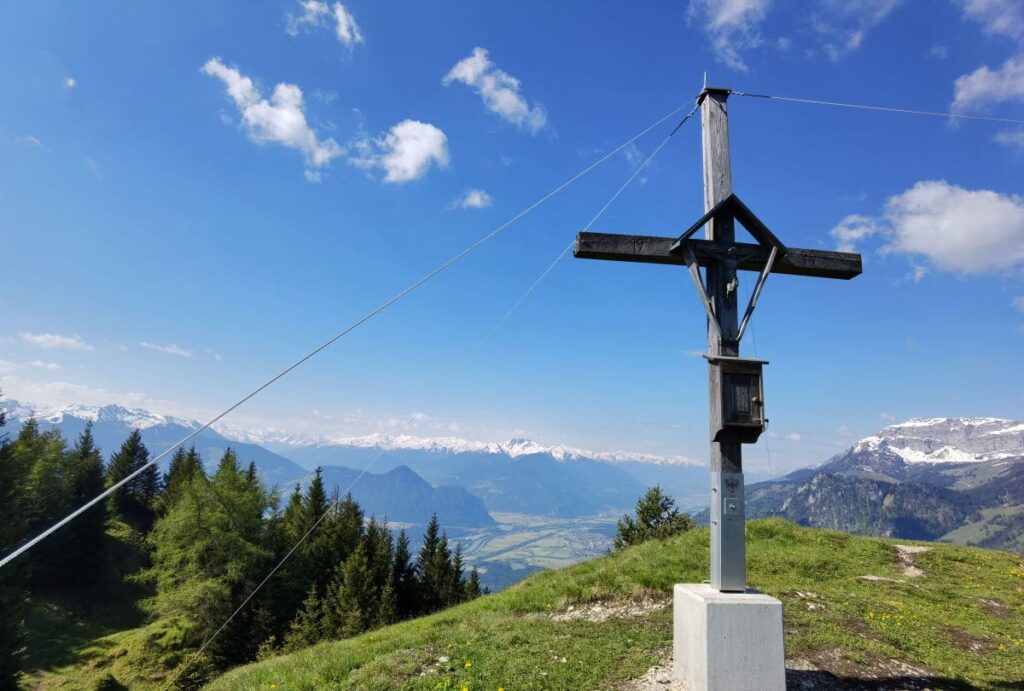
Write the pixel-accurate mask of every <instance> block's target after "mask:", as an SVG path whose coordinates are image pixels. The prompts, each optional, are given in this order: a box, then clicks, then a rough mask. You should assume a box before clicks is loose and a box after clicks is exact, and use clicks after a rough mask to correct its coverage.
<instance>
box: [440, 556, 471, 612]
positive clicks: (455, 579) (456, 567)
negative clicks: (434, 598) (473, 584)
mask: <svg viewBox="0 0 1024 691" xmlns="http://www.w3.org/2000/svg"><path fill="white" fill-rule="evenodd" d="M463 575H464V574H463V566H462V543H461V542H460V543H457V544H456V545H455V554H454V555H453V556H452V566H451V570H450V571H449V572H448V574H447V576H448V578H447V581H448V582H447V584H446V588H445V589H446V591H447V592H446V593H445V604H446V605H447V606H449V607H450V606H451V605H457V604H459V603H460V602H464V601H465V600H466V582H465V581H464V580H463Z"/></svg>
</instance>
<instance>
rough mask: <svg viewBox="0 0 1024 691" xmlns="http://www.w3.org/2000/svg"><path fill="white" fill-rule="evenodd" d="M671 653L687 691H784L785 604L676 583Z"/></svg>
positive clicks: (758, 595) (751, 593)
mask: <svg viewBox="0 0 1024 691" xmlns="http://www.w3.org/2000/svg"><path fill="white" fill-rule="evenodd" d="M672 653H673V667H674V675H675V678H676V679H677V680H679V681H682V682H683V683H684V684H685V685H686V689H687V691H746V690H747V689H749V690H750V691H785V688H786V661H785V653H784V650H783V639H782V603H781V602H779V601H778V600H776V599H775V598H773V597H769V596H768V595H764V594H762V593H759V592H757V591H756V590H750V589H748V590H747V592H745V593H720V592H718V591H717V590H714V589H713V588H712V587H711V586H710V585H707V584H681V585H676V587H675V593H674V602H673V641H672Z"/></svg>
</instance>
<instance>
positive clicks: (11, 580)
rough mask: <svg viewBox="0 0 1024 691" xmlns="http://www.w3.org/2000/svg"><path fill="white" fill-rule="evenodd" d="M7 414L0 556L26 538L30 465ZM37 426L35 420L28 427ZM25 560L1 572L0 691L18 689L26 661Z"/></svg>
mask: <svg viewBox="0 0 1024 691" xmlns="http://www.w3.org/2000/svg"><path fill="white" fill-rule="evenodd" d="M6 422H7V420H6V416H5V414H4V411H2V410H0V553H3V554H7V553H8V552H10V551H11V550H12V549H15V548H16V547H18V546H19V545H20V544H21V543H22V541H23V540H24V539H25V537H27V536H26V535H25V532H26V521H25V506H24V499H25V495H26V487H27V485H28V466H27V465H23V464H22V463H21V462H19V461H18V460H16V459H15V456H14V453H13V448H12V444H11V442H10V440H9V439H8V437H7V435H6V434H5V433H4V429H3V428H4V425H5V424H6ZM29 423H34V421H33V420H29V421H27V422H26V423H25V424H26V425H27V424H29ZM25 566H26V560H25V559H17V560H15V561H14V562H12V563H10V564H8V565H7V566H6V567H4V568H3V569H0V611H2V612H3V613H4V624H3V626H0V689H4V690H6V689H16V688H18V681H19V679H20V678H21V672H22V665H23V663H24V659H25V620H24V607H25V601H26V599H27V597H28V593H27V591H26V569H25Z"/></svg>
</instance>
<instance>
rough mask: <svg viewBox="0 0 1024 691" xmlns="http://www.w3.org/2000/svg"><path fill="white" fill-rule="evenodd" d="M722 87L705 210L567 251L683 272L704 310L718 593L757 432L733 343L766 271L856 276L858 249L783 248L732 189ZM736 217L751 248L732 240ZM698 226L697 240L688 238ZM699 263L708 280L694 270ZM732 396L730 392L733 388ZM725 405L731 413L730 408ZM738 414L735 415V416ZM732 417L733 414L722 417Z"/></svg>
mask: <svg viewBox="0 0 1024 691" xmlns="http://www.w3.org/2000/svg"><path fill="white" fill-rule="evenodd" d="M730 93H731V91H730V90H729V89H719V88H709V87H705V88H704V90H703V91H702V92H701V94H700V97H699V99H698V103H699V104H700V108H701V127H702V135H701V142H702V149H703V157H704V209H705V211H706V212H707V213H706V214H705V215H704V216H703V217H702V218H700V219H699V220H698V221H697V222H696V223H694V224H693V225H692V226H690V228H689V229H688V230H687V231H686V232H684V233H683V234H682V235H681V236H679V237H654V236H649V235H612V234H608V233H579V234H578V235H577V236H576V248H575V251H574V253H573V254H574V256H576V257H579V258H582V259H609V260H613V261H628V262H641V263H647V264H678V265H682V266H686V267H687V268H688V269H689V272H690V275H691V277H692V279H693V282H694V285H695V286H696V288H697V293H698V295H699V296H700V298H701V302H702V303H703V305H704V309H705V311H706V313H707V318H708V319H707V322H708V353H707V355H706V356H705V357H706V358H707V359H708V361H709V365H710V366H709V373H710V374H709V392H710V407H711V416H710V417H711V512H710V513H711V585H712V587H714V588H715V589H717V590H719V591H722V592H744V591H745V590H746V545H745V542H744V540H745V527H746V521H745V510H744V504H743V498H744V497H743V456H742V450H741V449H742V444H743V443H753V442H754V441H756V440H757V437H758V436H759V435H760V434H761V432H762V431H763V429H764V422H765V420H764V407H763V406H764V401H763V392H762V388H761V379H760V372H761V365H762V364H765V363H764V361H761V360H751V359H744V358H740V357H739V344H740V339H742V337H743V333H744V331H745V330H746V327H747V324H748V323H749V321H750V317H751V315H752V314H753V311H754V307H755V306H756V305H757V300H758V297H759V296H760V294H761V290H762V289H763V288H764V284H765V281H766V280H767V278H768V275H769V274H772V273H777V274H791V275H796V276H817V277H820V278H842V279H850V278H853V277H854V276H857V275H858V274H860V273H861V258H860V255H859V254H853V253H848V252H828V251H823V250H810V249H798V248H793V247H786V246H785V245H783V244H782V242H780V241H779V239H778V238H777V237H775V235H774V234H773V233H772V232H771V231H770V230H768V228H767V226H765V224H764V223H762V222H761V220H760V219H758V218H757V216H755V215H754V214H753V212H751V211H750V209H748V208H747V207H746V206H745V205H744V204H743V202H741V201H740V200H739V198H738V197H736V196H735V195H734V194H733V191H732V169H731V164H730V156H729V120H728V110H727V107H726V100H727V99H728V97H729V94H730ZM736 221H739V222H740V224H741V225H743V226H744V227H745V228H746V229H747V231H748V232H750V234H751V235H752V236H753V237H754V239H756V240H757V244H749V243H741V242H736V233H735V222H736ZM700 228H705V239H704V240H697V239H693V238H692V236H693V234H694V233H695V232H696V231H697V230H699V229H700ZM700 267H703V268H704V269H705V273H706V275H707V276H706V281H705V280H703V279H702V277H701V275H700ZM738 270H744V271H757V272H759V276H758V279H757V283H756V284H755V285H754V290H753V291H752V293H751V297H750V303H749V304H748V305H747V309H746V311H745V313H744V315H743V320H742V322H740V320H739V318H738V316H739V312H738V309H737V299H736V298H737V295H738V293H739V290H738V289H739V281H738V279H737V275H736V273H737V271H738ZM737 392H738V393H737ZM730 411H731V413H730ZM738 411H739V412H738ZM730 414H732V415H733V416H734V417H733V418H729V415H730Z"/></svg>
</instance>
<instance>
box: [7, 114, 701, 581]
mask: <svg viewBox="0 0 1024 691" xmlns="http://www.w3.org/2000/svg"><path fill="white" fill-rule="evenodd" d="M686 106H687V104H686V103H684V104H683V105H680V106H679V107H677V108H675V109H674V110H672V111H671V112H670V113H668V114H666V115H663V116H662V117H661V118H659V119H658V120H657V121H656V122H655V123H654V124H652V125H649V126H648V127H645V128H644V129H643V130H641V131H640V133H638V134H636V135H633V136H632V137H630V138H629V139H627V140H626V141H625V142H623V143H622V144H620V145H619V146H617V147H615V148H614V149H612V150H611V151H609V152H608V153H607V154H605V155H604V156H602V157H601V158H599V159H597V160H596V161H595V162H593V163H591V164H590V165H589V166H587V167H586V168H584V169H583V170H581V171H580V172H578V173H576V174H575V175H574V176H572V177H571V178H569V179H568V180H566V181H565V182H563V183H562V184H560V185H559V186H558V187H556V188H554V189H553V190H551V191H550V192H548V193H547V194H545V195H544V196H543V197H541V198H540V199H538V200H537V201H535V202H533V203H532V204H530V205H529V206H527V207H526V208H525V209H523V210H522V211H520V212H519V213H517V214H516V215H515V216H513V217H512V218H511V219H509V220H508V221H505V222H504V223H502V224H501V225H499V226H498V227H497V228H495V229H494V230H492V231H491V232H490V233H488V234H487V235H485V236H483V237H482V238H480V239H479V240H477V241H476V242H474V243H473V244H471V245H470V246H469V247H467V248H466V249H464V250H462V251H461V252H459V253H458V254H456V255H455V256H453V257H452V258H450V259H448V260H447V261H445V262H443V263H442V264H440V265H439V266H437V267H436V268H434V269H432V270H431V271H430V272H428V273H427V274H426V275H425V276H423V277H422V278H420V279H419V280H417V281H415V282H413V283H412V284H410V285H409V286H407V287H406V288H404V289H403V290H401V291H399V292H398V293H397V294H395V295H394V296H393V297H391V298H390V299H388V300H387V301H385V302H383V303H382V304H381V305H380V306H379V307H377V308H376V309H374V310H372V311H370V312H369V313H367V314H366V315H365V316H363V317H361V318H359V319H357V320H356V321H355V322H353V323H352V324H350V325H349V326H347V327H345V329H343V330H342V331H341V332H339V333H338V334H336V335H334V336H332V337H331V338H329V339H328V340H327V341H325V342H324V343H323V344H321V345H320V346H318V347H316V348H315V349H313V350H312V351H310V352H309V353H308V354H306V355H304V356H302V357H301V358H299V359H298V360H296V361H295V362H293V363H292V364H291V365H289V366H287V367H286V368H284V369H283V370H281V371H280V372H278V373H277V374H275V375H274V376H273V377H271V378H270V379H268V380H267V381H266V382H264V383H263V384H261V385H260V386H258V387H256V388H255V389H253V390H252V391H251V392H250V393H248V394H246V395H245V396H243V397H242V398H241V399H240V400H239V401H238V402H237V403H234V404H233V405H231V406H230V407H228V408H227V409H226V410H224V412H222V413H220V414H219V415H217V416H216V417H214V418H212V419H211V420H209V421H208V422H206V423H205V424H203V425H201V426H200V427H198V428H196V429H195V430H193V431H192V432H191V433H189V434H188V435H187V436H185V437H184V438H182V439H181V440H180V441H178V442H177V443H175V444H173V445H172V446H170V447H168V448H167V449H165V450H164V451H163V452H162V453H160V454H158V455H157V456H155V457H154V458H153V459H151V460H150V461H149V462H147V463H146V464H145V465H143V466H141V467H140V468H138V469H137V470H135V471H134V472H132V473H131V474H129V475H127V476H125V477H124V478H122V479H121V480H119V481H118V482H116V483H114V484H113V485H111V486H110V487H108V488H107V489H106V490H105V491H103V492H102V493H100V494H99V495H98V496H96V497H95V498H93V499H92V500H90V501H88V502H86V503H85V504H83V505H82V506H80V507H79V508H77V509H75V510H74V511H72V512H71V513H69V514H68V515H67V516H65V517H64V518H62V519H61V520H59V521H57V522H56V523H54V524H53V525H51V526H50V527H49V528H47V529H46V530H44V531H42V532H41V533H39V534H38V535H36V536H35V537H34V538H32V539H31V540H29V541H28V542H26V543H24V544H22V545H21V546H20V547H18V548H16V549H14V550H12V551H11V552H10V553H8V554H6V555H5V556H4V557H3V558H2V559H0V568H3V567H4V566H6V565H7V564H9V563H10V562H12V561H13V560H15V559H17V558H18V557H19V556H21V555H22V554H24V553H25V552H27V551H28V550H30V549H32V547H34V546H35V545H37V544H38V543H40V542H42V541H43V540H45V539H46V538H47V537H49V536H50V535H52V534H53V533H55V532H56V531H58V530H60V529H61V528H62V527H64V526H65V525H67V524H68V523H70V522H71V521H73V520H74V519H75V518H77V517H78V516H80V515H82V514H83V513H85V512H86V511H88V510H89V509H90V508H92V507H93V506H95V505H96V504H98V503H100V502H101V501H103V500H104V499H106V498H107V497H109V496H110V495H111V494H113V493H114V492H116V491H117V490H118V489H120V488H121V487H123V486H124V485H125V484H127V483H128V482H130V481H131V480H133V479H135V478H136V477H138V476H139V475H141V474H142V473H143V472H144V471H145V470H146V469H147V468H150V467H152V466H154V465H156V464H157V463H158V462H160V461H161V460H162V459H163V458H165V457H166V456H167V455H168V454H170V453H171V452H173V451H174V450H175V449H177V448H178V447H179V446H182V445H184V444H187V443H188V442H189V441H190V440H191V439H193V438H194V437H195V436H196V435H198V434H200V433H201V432H203V431H205V430H207V429H209V428H210V427H211V426H213V425H214V424H216V423H217V422H218V421H220V420H221V419H222V418H224V417H225V416H227V415H228V414H230V413H231V412H233V411H234V410H235V409H237V408H239V407H240V406H242V405H243V404H244V403H246V402H248V401H249V400H250V399H252V398H254V397H255V396H256V395H258V394H259V393H261V392H262V391H263V390H264V389H266V388H268V387H269V386H271V385H272V384H274V383H275V382H277V381H278V380H280V379H282V378H283V377H285V376H286V375H288V374H289V373H290V372H291V371H292V370H294V369H296V368H297V367H299V366H300V365H302V364H304V363H305V362H306V361H307V360H310V359H311V358H313V357H314V356H316V355H318V354H319V353H320V352H321V351H323V350H326V349H327V348H329V347H330V346H332V345H333V344H334V343H336V342H337V341H339V340H341V339H342V338H344V337H345V336H347V335H348V334H350V333H351V332H353V331H355V330H356V329H357V328H359V327H360V326H362V325H363V324H365V323H366V322H368V321H370V320H371V319H373V318H374V317H376V316H377V315H378V314H380V313H381V312H384V311H385V310H386V309H388V308H389V307H391V306H392V305H394V304H395V303H396V302H398V301H399V300H402V299H403V298H405V297H406V296H407V295H409V294H410V293H412V292H414V291H415V290H416V289H417V288H419V287H421V286H422V285H423V284H425V283H427V282H428V281H430V280H431V279H433V278H434V277H435V276H437V275H438V274H440V273H442V272H444V271H445V270H446V269H448V268H449V267H451V266H452V265H453V264H456V263H457V262H459V261H460V260H462V259H463V258H465V257H466V256H467V255H469V254H470V253H472V252H473V251H474V250H476V249H477V248H479V247H480V246H481V245H483V244H485V243H487V242H488V241H489V240H491V239H493V238H494V237H496V236H497V235H499V234H500V233H501V232H503V231H504V230H506V229H507V228H508V227H509V226H511V225H512V224H514V223H515V222H516V221H518V220H520V219H521V218H523V217H524V216H526V215H527V214H529V213H530V212H532V211H533V210H535V209H536V208H537V207H539V206H540V205H542V204H543V203H544V202H546V201H548V200H549V199H551V198H552V197H554V196H556V195H557V194H559V193H560V192H561V191H562V190H564V189H565V188H567V187H569V186H570V185H572V184H573V183H575V182H576V181H577V180H579V179H580V178H582V177H584V176H585V175H587V174H588V173H590V172H591V171H592V170H594V169H595V168H597V167H598V166H600V165H601V164H602V163H604V162H605V161H607V160H608V159H609V158H611V157H612V156H614V155H615V154H617V153H619V152H620V151H622V150H623V149H625V148H626V147H627V146H629V145H630V144H632V143H633V142H635V141H636V140H637V139H639V138H640V137H642V136H644V135H645V134H647V133H648V132H650V131H651V130H653V129H654V128H656V127H657V126H658V125H660V124H661V123H663V122H665V121H666V120H668V119H669V118H671V117H672V116H673V115H675V114H676V113H678V112H679V111H681V110H682V109H683V108H685V107H686Z"/></svg>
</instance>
